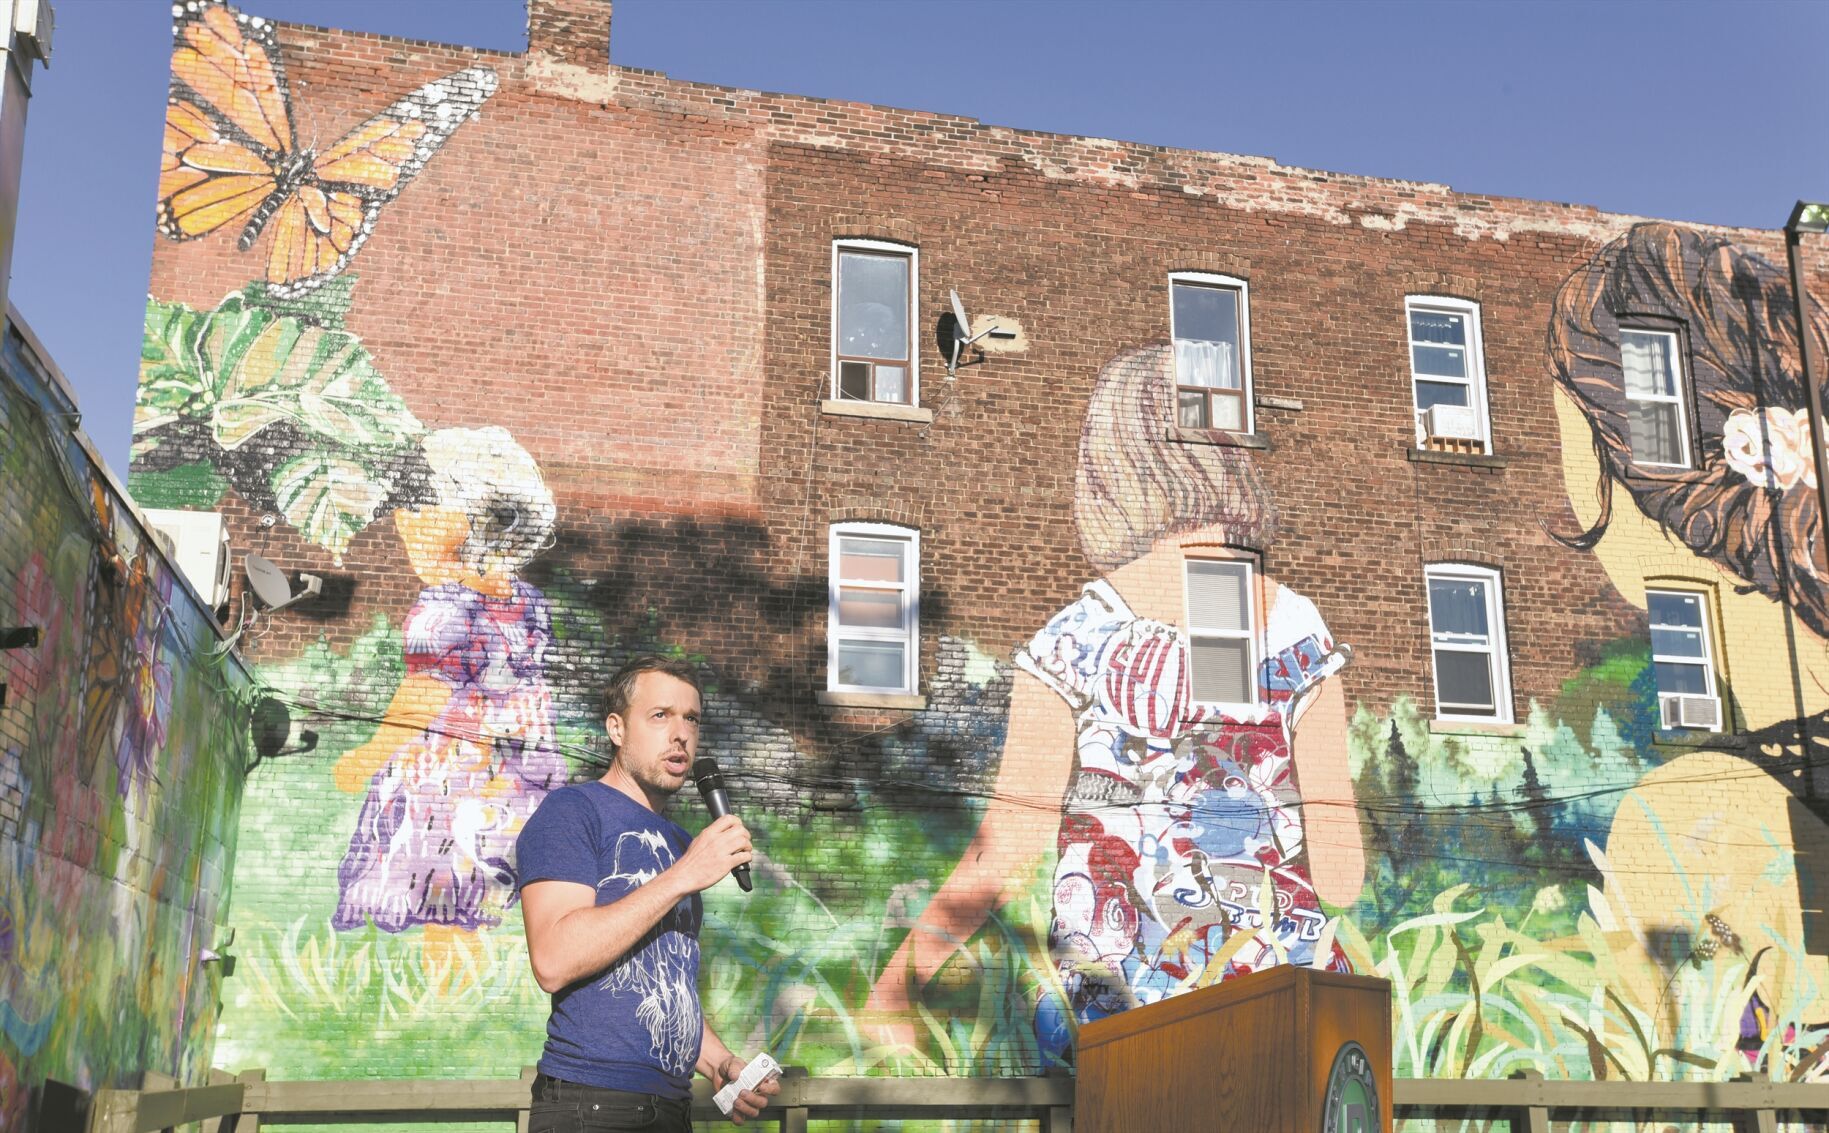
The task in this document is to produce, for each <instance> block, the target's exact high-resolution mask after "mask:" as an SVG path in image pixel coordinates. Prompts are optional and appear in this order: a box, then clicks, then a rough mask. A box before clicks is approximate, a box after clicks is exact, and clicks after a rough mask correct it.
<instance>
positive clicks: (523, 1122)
mask: <svg viewBox="0 0 1829 1133" xmlns="http://www.w3.org/2000/svg"><path fill="white" fill-rule="evenodd" d="M539 1075H540V1068H539V1067H538V1066H523V1067H521V1081H522V1082H523V1083H525V1084H526V1086H527V1099H526V1100H525V1101H523V1102H522V1103H521V1112H520V1113H519V1114H517V1115H516V1116H515V1119H514V1133H527V1123H528V1122H529V1121H531V1120H532V1119H533V1080H534V1079H535V1078H537V1077H539Z"/></svg>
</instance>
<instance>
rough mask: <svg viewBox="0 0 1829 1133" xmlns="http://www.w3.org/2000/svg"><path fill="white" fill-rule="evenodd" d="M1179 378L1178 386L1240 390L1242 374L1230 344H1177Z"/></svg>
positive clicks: (1198, 342)
mask: <svg viewBox="0 0 1829 1133" xmlns="http://www.w3.org/2000/svg"><path fill="white" fill-rule="evenodd" d="M1175 374H1176V378H1177V381H1178V384H1180V385H1184V386H1204V387H1205V388H1207V389H1237V388H1238V387H1239V381H1240V374H1239V370H1238V365H1237V355H1236V353H1235V352H1234V350H1233V347H1232V344H1231V343H1230V342H1200V341H1195V340H1190V339H1185V338H1177V339H1176V340H1175Z"/></svg>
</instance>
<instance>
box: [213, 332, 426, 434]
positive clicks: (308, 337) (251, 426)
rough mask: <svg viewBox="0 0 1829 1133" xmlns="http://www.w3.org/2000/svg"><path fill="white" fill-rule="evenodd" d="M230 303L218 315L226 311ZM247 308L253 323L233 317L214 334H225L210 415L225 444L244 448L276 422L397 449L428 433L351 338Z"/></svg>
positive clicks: (308, 430) (216, 431)
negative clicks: (217, 382) (252, 317)
mask: <svg viewBox="0 0 1829 1133" xmlns="http://www.w3.org/2000/svg"><path fill="white" fill-rule="evenodd" d="M227 306H228V304H226V303H225V304H224V307H223V308H218V309H217V314H218V316H221V315H224V314H229V312H227V311H225V310H224V308H226V307H227ZM244 310H246V311H247V312H249V313H251V314H252V315H253V316H254V319H255V321H254V322H253V323H252V324H250V323H246V322H243V321H241V320H240V319H239V318H235V317H233V316H231V319H230V320H229V321H227V322H225V323H222V324H218V325H213V326H212V328H211V337H212V338H214V336H215V335H216V333H217V332H218V330H220V332H221V333H222V335H223V339H222V342H223V347H224V353H223V355H222V356H221V357H220V359H219V362H220V364H221V366H222V370H220V371H219V383H220V384H219V386H218V388H217V390H216V392H215V397H214V415H213V419H212V425H213V427H214V430H215V434H216V441H217V443H218V444H220V445H221V446H222V447H223V448H225V449H231V450H232V449H236V448H239V447H240V446H241V445H243V444H245V443H246V442H247V441H248V440H249V439H250V438H251V437H253V436H254V435H255V434H256V433H258V432H260V431H261V430H262V429H264V428H266V427H267V426H269V425H272V424H275V423H277V422H279V421H291V422H292V423H293V424H295V425H297V426H298V427H299V428H300V429H302V430H303V431H304V432H306V433H308V434H313V435H314V436H316V437H322V438H324V439H325V440H328V441H334V442H337V443H339V444H341V445H344V446H380V447H384V448H390V449H393V448H400V447H402V446H404V445H406V444H407V443H409V442H410V441H411V440H412V438H414V437H416V436H418V435H419V434H420V433H422V432H424V431H425V430H424V426H422V425H420V423H419V420H418V419H417V418H415V417H414V416H413V414H412V413H411V412H410V411H409V410H408V409H407V407H406V404H405V403H404V402H402V401H401V400H400V399H399V398H398V397H395V396H394V394H393V391H391V390H389V389H388V388H387V383H386V382H385V381H383V380H382V378H381V375H380V374H378V373H377V372H376V371H375V368H374V366H373V365H372V364H371V363H370V362H369V357H368V351H367V350H365V349H363V347H362V344H361V343H360V342H359V341H358V340H357V339H356V337H355V336H354V335H352V334H349V333H347V332H345V331H331V330H324V329H323V328H321V327H314V326H310V325H308V324H305V323H301V322H299V321H298V320H297V319H290V318H286V319H275V318H273V316H272V315H271V313H269V312H266V311H264V310H262V309H260V308H247V309H244ZM256 327H257V328H258V329H257V330H254V328H256ZM250 331H253V333H252V335H251V337H250V335H249V332H250Z"/></svg>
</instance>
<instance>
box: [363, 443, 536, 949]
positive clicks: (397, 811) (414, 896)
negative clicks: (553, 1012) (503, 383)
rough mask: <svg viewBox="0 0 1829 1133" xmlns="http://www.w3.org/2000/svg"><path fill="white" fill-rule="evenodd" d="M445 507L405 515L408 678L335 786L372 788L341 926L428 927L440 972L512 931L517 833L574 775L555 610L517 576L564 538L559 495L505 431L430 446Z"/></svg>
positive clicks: (438, 504)
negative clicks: (549, 662)
mask: <svg viewBox="0 0 1829 1133" xmlns="http://www.w3.org/2000/svg"><path fill="white" fill-rule="evenodd" d="M424 451H425V457H426V463H427V465H428V466H429V467H430V469H431V473H432V480H433V487H434V491H433V495H434V496H435V501H434V502H430V503H426V504H422V505H420V506H417V507H411V508H403V509H401V510H399V511H397V512H395V513H394V523H395V527H396V528H397V529H398V530H399V532H400V537H401V541H402V542H403V543H404V544H405V547H406V552H407V557H408V558H409V559H410V560H411V562H412V564H413V569H414V571H415V572H417V573H418V575H419V577H420V579H421V580H422V581H424V583H425V589H423V590H422V591H420V594H419V599H418V601H416V602H415V603H414V604H413V608H412V609H411V610H410V611H409V612H408V613H407V617H406V625H405V627H404V629H403V631H402V639H403V644H404V649H405V654H406V676H405V678H404V679H403V680H402V681H401V683H400V687H399V689H398V690H397V691H396V692H395V694H394V699H393V703H392V704H391V705H390V706H389V707H388V710H387V714H386V720H387V722H386V723H384V724H383V725H382V726H381V727H380V729H379V730H377V731H376V733H375V735H374V737H373V738H372V739H371V740H369V741H368V742H367V743H365V744H363V745H362V746H360V747H357V748H355V749H353V750H351V751H350V752H348V753H347V754H345V755H344V756H343V757H342V758H341V759H340V760H339V761H338V763H337V766H336V783H337V786H338V788H340V789H342V790H345V791H352V792H353V791H359V790H364V789H366V792H367V795H366V797H365V798H364V799H363V802H362V809H361V813H360V814H359V815H358V816H357V819H356V828H355V832H354V833H353V834H352V835H351V837H350V841H349V851H348V853H347V854H346V855H345V856H344V859H343V863H342V865H341V867H340V868H339V869H338V870H337V881H338V885H339V888H340V890H341V897H340V899H339V902H338V905H337V912H336V916H335V919H334V922H333V923H334V925H335V927H337V928H338V929H352V928H358V927H360V926H362V925H364V924H371V923H372V924H373V925H375V926H376V927H377V928H381V929H383V930H385V931H387V932H400V931H402V930H403V929H407V928H411V927H412V926H414V925H423V926H425V946H426V961H427V966H428V970H430V969H432V968H433V967H434V966H440V967H442V968H443V969H444V970H447V971H448V970H449V962H450V960H451V958H452V956H453V955H454V948H455V947H456V946H459V945H461V946H464V947H466V948H467V949H473V948H474V943H475V940H474V936H473V935H472V934H474V933H475V931H476V930H477V929H479V928H483V927H494V926H495V925H498V924H500V923H501V919H502V911H503V909H504V908H505V907H506V905H507V904H508V902H509V901H510V900H512V897H513V894H514V890H515V867H514V860H513V849H514V841H515V837H516V836H517V835H518V834H519V833H520V830H521V826H522V825H523V824H524V823H525V822H526V821H527V818H528V816H529V815H531V814H532V813H533V812H534V808H536V807H537V806H539V804H540V801H541V800H542V799H544V798H545V797H546V793H547V792H548V791H549V790H551V789H552V788H554V787H557V786H559V785H560V784H561V783H563V782H564V780H565V761H564V759H563V757H561V755H560V754H559V749H558V743H557V737H556V734H555V717H554V712H553V704H552V693H551V690H550V688H549V687H548V685H547V683H546V674H545V662H546V651H547V649H548V648H549V647H550V645H551V643H552V622H551V612H550V610H549V608H548V606H547V602H546V599H545V597H544V596H543V595H541V593H540V592H539V591H538V590H537V589H535V588H534V587H533V586H530V585H529V584H527V583H526V582H523V581H521V579H520V578H518V577H516V574H517V572H518V571H519V570H520V569H521V568H523V567H524V566H526V565H527V563H528V562H530V561H531V560H532V559H533V558H534V556H535V555H537V554H538V553H539V552H540V551H541V550H542V549H544V548H545V547H546V546H547V545H548V543H549V542H550V540H551V536H552V528H553V520H554V508H553V500H552V495H551V493H549V492H548V491H547V489H546V485H545V483H544V481H543V480H542V478H541V476H540V470H539V467H538V466H537V465H536V464H535V463H534V461H533V458H532V457H531V456H529V455H528V454H527V452H526V450H525V449H523V448H521V446H520V445H518V444H516V443H515V441H514V439H513V438H512V437H510V436H509V435H508V433H507V431H506V430H504V429H501V428H497V427H490V428H484V429H443V430H440V431H438V432H435V433H432V434H431V435H430V436H428V437H427V438H426V439H425V442H424Z"/></svg>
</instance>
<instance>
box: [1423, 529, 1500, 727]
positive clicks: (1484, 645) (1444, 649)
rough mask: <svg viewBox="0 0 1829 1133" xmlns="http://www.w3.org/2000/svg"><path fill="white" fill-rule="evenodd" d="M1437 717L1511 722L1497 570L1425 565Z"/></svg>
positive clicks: (1443, 564) (1439, 564)
mask: <svg viewBox="0 0 1829 1133" xmlns="http://www.w3.org/2000/svg"><path fill="white" fill-rule="evenodd" d="M1424 575H1425V577H1426V579H1427V582H1428V586H1429V645H1430V652H1431V654H1432V655H1433V661H1434V668H1435V715H1436V717H1437V718H1438V719H1442V720H1487V721H1491V722H1494V723H1500V724H1509V723H1511V722H1512V710H1511V666H1510V663H1509V659H1508V657H1507V654H1506V648H1505V595H1504V591H1503V589H1502V587H1501V584H1500V580H1499V572H1498V571H1496V570H1489V569H1487V568H1486V567H1478V566H1469V565H1465V564H1461V563H1436V564H1433V565H1431V566H1429V567H1427V568H1425V571H1424Z"/></svg>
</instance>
